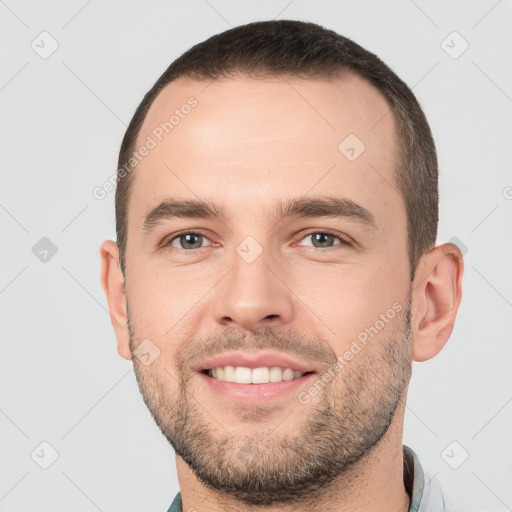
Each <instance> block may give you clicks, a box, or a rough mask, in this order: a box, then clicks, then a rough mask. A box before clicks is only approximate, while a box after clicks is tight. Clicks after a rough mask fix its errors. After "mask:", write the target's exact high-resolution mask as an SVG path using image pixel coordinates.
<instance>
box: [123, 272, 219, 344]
mask: <svg viewBox="0 0 512 512" xmlns="http://www.w3.org/2000/svg"><path fill="white" fill-rule="evenodd" d="M212 274H213V273H212V272H210V273H205V272H199V271H194V270H193V269H192V268H190V269H186V268H184V267H181V268H168V267H165V268H164V267H162V266H161V265H154V264H151V262H145V263H142V262H141V263H140V265H138V266H137V265H134V266H133V268H132V273H131V274H130V275H127V282H128V286H127V289H128V301H129V307H130V316H131V319H132V325H133V328H134V330H135V333H136V335H137V337H138V338H141V337H143V338H144V337H145V338H150V339H154V340H155V341H156V342H158V340H164V339H165V340H166V344H167V345H168V344H169V340H172V339H175V338H179V336H180V335H181V336H188V335H190V331H189V329H191V328H192V329H195V328H197V325H195V327H194V322H195V323H197V322H198V319H197V314H198V313H199V311H200V310H201V308H202V306H201V305H202V304H204V302H203V301H204V298H205V297H206V296H207V294H208V291H209V290H211V288H212V286H213V285H214V284H215V282H216V279H215V277H216V276H214V275H212Z"/></svg>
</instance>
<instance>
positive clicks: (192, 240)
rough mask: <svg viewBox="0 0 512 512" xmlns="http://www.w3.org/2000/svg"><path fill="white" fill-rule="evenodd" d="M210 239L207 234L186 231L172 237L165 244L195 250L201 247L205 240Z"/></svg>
mask: <svg viewBox="0 0 512 512" xmlns="http://www.w3.org/2000/svg"><path fill="white" fill-rule="evenodd" d="M205 240H208V238H206V236H204V235H202V234H201V233H195V232H193V231H186V232H183V233H178V234H177V235H175V236H174V237H172V238H170V239H169V241H168V242H166V243H165V244H164V245H165V246H170V247H174V248H175V249H183V250H189V251H190V250H194V249H200V248H201V247H204V246H203V242H204V241H205Z"/></svg>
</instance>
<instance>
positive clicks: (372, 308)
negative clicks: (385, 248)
mask: <svg viewBox="0 0 512 512" xmlns="http://www.w3.org/2000/svg"><path fill="white" fill-rule="evenodd" d="M397 279H400V280H401V281H399V280H397ZM294 281H295V285H294V287H293V290H294V291H295V292H296V293H297V295H298V296H299V297H300V298H301V302H299V303H298V305H297V307H299V308H301V309H302V310H303V313H304V315H305V316H306V318H309V319H310V321H311V322H313V323H314V324H315V325H317V326H318V329H319V330H320V331H319V332H322V333H325V334H326V339H328V340H331V341H330V343H331V347H332V349H333V350H334V352H335V353H336V354H341V353H343V352H344V351H346V350H347V349H348V347H350V345H351V343H352V342H353V341H354V340H356V339H357V338H358V336H362V337H363V338H364V336H365V332H367V331H366V330H367V329H371V328H372V327H374V326H375V325H376V323H377V329H378V331H379V334H378V336H379V337H380V334H381V333H382V334H387V333H388V331H389V330H390V329H391V325H392V322H391V321H390V319H391V318H394V316H395V312H396V310H397V309H399V310H400V309H401V306H402V307H404V306H405V305H404V304H403V303H404V301H405V297H406V295H407V281H406V280H405V279H404V277H403V272H400V274H399V275H397V274H396V273H395V272H394V271H393V266H392V265H385V266H381V265H378V264H375V265H365V266H364V268H363V267H359V268H356V267H355V266H351V267H346V268H343V267H338V268H335V267H333V266H325V267H322V272H321V276H320V275H319V276H318V278H315V275H314V273H309V274H308V275H307V278H306V277H304V274H302V276H300V277H297V278H296V279H295V280H294ZM315 283H316V285H315ZM390 310H391V311H390ZM390 313H391V314H390ZM381 315H384V317H385V318H384V324H383V323H382V322H383V320H382V316H381ZM386 320H387V321H386ZM305 323H308V322H307V321H306V322H305ZM325 326H327V327H325ZM331 331H334V333H333V332H331ZM373 332H375V331H373ZM360 339H361V338H360Z"/></svg>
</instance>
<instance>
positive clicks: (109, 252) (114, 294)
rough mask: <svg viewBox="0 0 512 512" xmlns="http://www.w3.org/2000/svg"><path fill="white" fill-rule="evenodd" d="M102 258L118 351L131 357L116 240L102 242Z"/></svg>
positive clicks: (103, 274) (102, 281)
mask: <svg viewBox="0 0 512 512" xmlns="http://www.w3.org/2000/svg"><path fill="white" fill-rule="evenodd" d="M100 259H101V273H100V280H101V286H102V287H103V291H104V292H105V295H106V297H107V302H108V309H109V311H110V321H111V322H112V326H113V327H114V332H115V335H116V339H117V352H118V353H119V355H120V356H121V357H124V358H125V359H131V352H130V335H129V331H128V319H127V316H126V291H125V286H124V276H123V273H122V271H121V267H120V265H119V249H118V247H117V244H116V243H115V242H114V241H112V240H105V241H104V242H103V243H102V244H101V246H100Z"/></svg>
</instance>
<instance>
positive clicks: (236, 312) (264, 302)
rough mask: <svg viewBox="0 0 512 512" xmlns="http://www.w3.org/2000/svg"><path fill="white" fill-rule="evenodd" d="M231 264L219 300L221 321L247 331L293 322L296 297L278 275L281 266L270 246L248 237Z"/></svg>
mask: <svg viewBox="0 0 512 512" xmlns="http://www.w3.org/2000/svg"><path fill="white" fill-rule="evenodd" d="M230 263H231V267H232V270H231V272H229V273H228V274H227V276H226V278H225V279H224V280H223V282H222V286H220V287H219V289H218V291H217V294H216V298H215V300H216V304H215V316H216V320H217V322H219V323H221V324H231V326H233V324H238V326H240V327H242V328H244V329H247V330H254V329H257V328H258V327H260V326H262V325H266V324H268V322H270V321H271V322H273V323H281V324H282V323H288V322H290V319H291V317H292V314H293V304H292V295H293V294H292V293H291V292H290V291H289V290H288V289H287V288H286V286H285V285H284V284H283V282H282V281H281V279H282V278H281V279H280V278H279V277H277V276H276V274H277V275H278V272H279V270H277V269H278V268H280V267H281V266H280V265H279V264H278V262H277V261H276V260H275V258H274V257H273V255H272V252H271V250H270V249H269V248H268V247H264V246H263V245H262V244H260V243H259V242H258V241H257V240H256V239H255V238H254V237H252V236H248V237H246V238H245V239H244V240H243V241H242V242H241V243H240V244H239V245H238V246H237V247H236V248H235V250H234V252H233V255H232V258H231V260H230Z"/></svg>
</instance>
